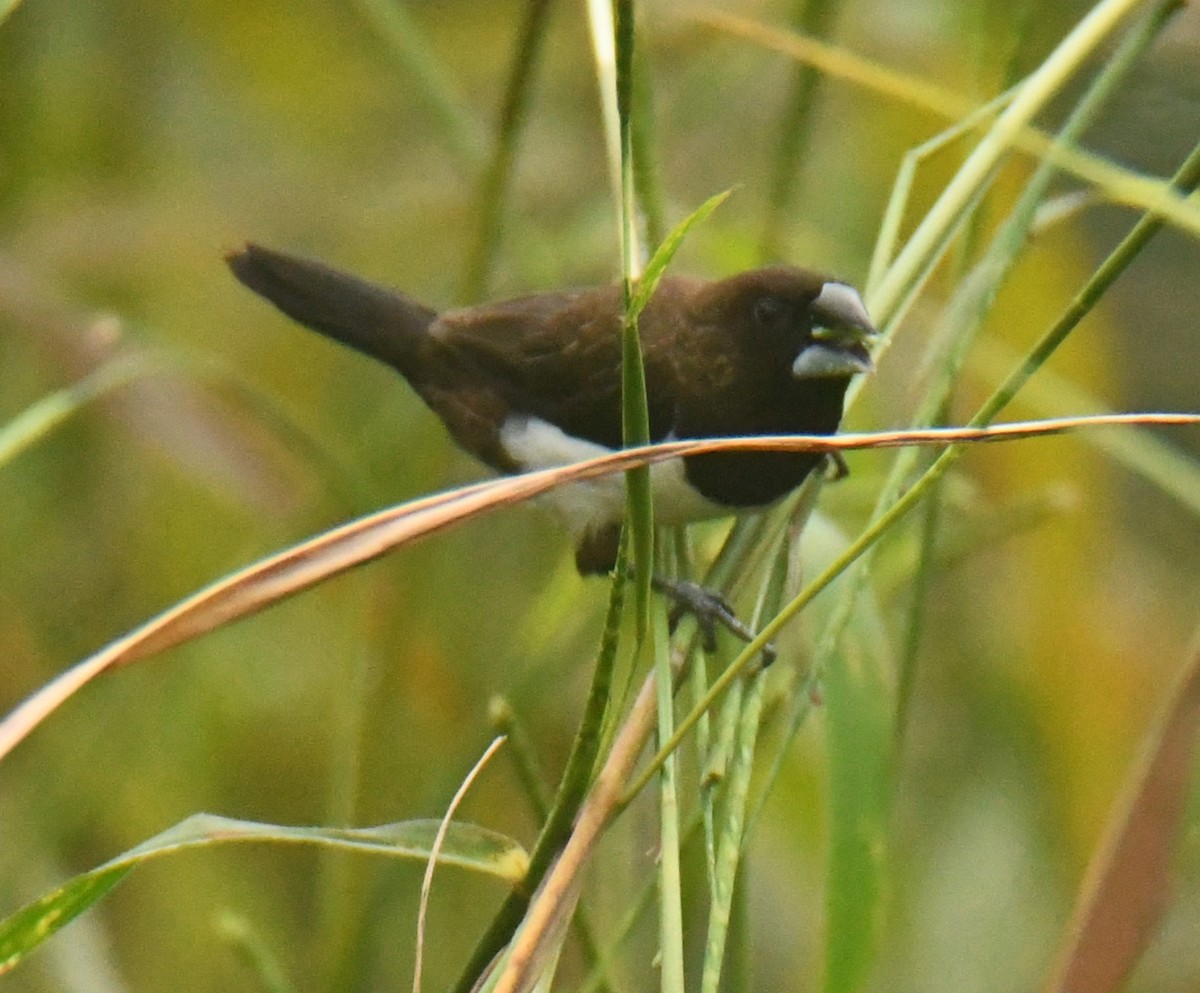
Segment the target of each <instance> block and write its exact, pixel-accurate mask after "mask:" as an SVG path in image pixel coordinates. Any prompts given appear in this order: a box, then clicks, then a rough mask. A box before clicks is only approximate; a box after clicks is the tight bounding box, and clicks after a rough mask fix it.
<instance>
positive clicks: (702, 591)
mask: <svg viewBox="0 0 1200 993" xmlns="http://www.w3.org/2000/svg"><path fill="white" fill-rule="evenodd" d="M650 585H651V586H653V587H654V589H656V590H658V592H660V593H662V594H663V595H664V596H666V597H667V598H668V599H670V601H671V613H670V615H669V624H670V628H671V630H672V631H674V630H675V626H676V625H677V624H678V623H679V620H680V618H682V617H683V615H684V614H691V615H692V616H693V617H695V618H696V624H697V625H698V626H699V628H700V643H701V645H703V647H704V650H705V651H706V652H709V653H710V654H711V653H712V652H715V651H716V650H717V625H718V624H720V625H721V626H722V627H724V628H725V629H726V630H728V631H730V632H732V633H733V634H735V635H736V636H737V637H739V638H741V639H742V641H745V642H747V643H749V642H751V641H753V640H754V638H755V635H754V632H753V631H751V630H750V628H749V627H747V626H746V624H745V622H744V621H742V619H741V618H740V617H738V615H737V614H736V613H735V612H734V609H733V607H732V606H730V603H729V601H728V600H726V599H725V597H723V596H722V595H721V594H720V593H718V592H717V591H716V590H710V589H708V588H707V587H704V586H701V585H700V584H699V583H693V582H689V581H688V580H686V579H668V578H667V577H665V576H653V577H652V578H651V580H650ZM762 653H763V665H764V666H768V665H770V664H771V663H772V662H774V661H775V646H774V645H771V644H766V645H764V646H763V650H762Z"/></svg>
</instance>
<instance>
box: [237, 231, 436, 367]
mask: <svg viewBox="0 0 1200 993" xmlns="http://www.w3.org/2000/svg"><path fill="white" fill-rule="evenodd" d="M226 261H227V262H228V263H229V268H230V269H232V270H233V274H234V275H235V276H237V278H238V279H239V280H240V281H241V282H242V283H244V284H245V285H246V286H248V287H249V288H250V289H252V290H253V291H254V292H255V293H257V294H259V295H260V296H262V297H265V298H266V299H267V300H269V301H270V302H271V303H273V304H274V305H275V306H276V307H278V308H279V309H280V310H281V311H283V312H284V313H285V314H287V315H288V317H291V318H292V319H293V320H296V321H299V322H300V323H301V324H303V325H305V326H306V327H309V328H312V329H313V330H314V331H319V332H320V333H321V334H323V335H327V336H328V337H330V338H333V339H335V340H336V341H340V342H342V343H343V344H346V345H349V346H350V347H351V348H355V349H357V350H358V351H360V352H363V353H364V354H366V355H369V356H371V357H372V358H374V359H378V360H379V361H381V362H386V363H387V364H388V365H390V366H393V367H394V368H396V369H398V370H399V371H400V372H401V373H404V374H405V375H408V374H410V372H411V364H412V362H413V360H414V356H415V355H416V353H417V350H418V349H419V347H420V344H421V343H422V341H424V340H425V337H426V334H425V333H426V331H427V330H428V329H429V325H430V324H432V323H433V322H434V320H435V319H436V318H437V313H436V312H435V311H433V310H430V309H429V308H428V307H424V306H422V305H421V304H419V303H417V302H416V301H414V300H410V299H409V298H408V297H406V296H404V295H403V294H402V293H398V292H396V291H395V290H390V289H387V288H386V287H383V286H377V285H375V284H373V283H368V282H366V281H365V280H361V279H358V278H357V277H355V276H351V275H348V274H347V273H343V272H338V271H337V270H336V269H331V268H329V266H326V265H322V264H321V263H320V262H314V261H312V260H310V259H304V258H299V257H298V256H295V255H287V254H285V253H283V252H276V251H272V250H271V249H269V248H263V247H262V246H260V245H253V244H249V245H246V246H245V247H244V248H242V249H239V250H238V251H235V252H230V253H229V255H227V256H226Z"/></svg>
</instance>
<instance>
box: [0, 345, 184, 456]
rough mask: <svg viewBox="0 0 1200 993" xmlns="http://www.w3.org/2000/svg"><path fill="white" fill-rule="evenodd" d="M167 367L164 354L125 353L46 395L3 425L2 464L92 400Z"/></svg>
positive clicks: (44, 435) (1, 436)
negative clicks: (162, 355) (76, 380)
mask: <svg viewBox="0 0 1200 993" xmlns="http://www.w3.org/2000/svg"><path fill="white" fill-rule="evenodd" d="M168 368H169V364H168V363H167V362H166V361H165V360H164V359H163V358H162V357H161V356H157V355H150V354H147V353H144V352H142V353H137V354H132V355H125V356H122V357H120V358H115V359H113V360H111V361H109V362H107V363H105V364H104V365H102V366H100V367H99V368H98V369H96V370H95V371H94V372H92V373H90V374H89V375H87V376H85V377H84V378H83V379H81V380H79V381H78V382H76V383H73V384H72V385H70V386H67V387H64V388H63V389H61V390H56V391H55V392H54V393H50V394H47V395H46V396H44V397H42V399H40V400H38V401H37V402H36V403H34V404H32V405H31V406H29V407H27V408H25V410H23V411H22V412H21V413H19V414H18V415H17V416H16V417H14V418H13V419H12V420H10V421H9V422H8V423H7V424H4V425H2V426H0V466H3V465H5V464H6V463H8V462H11V461H12V460H13V459H15V458H16V457H17V456H18V455H20V454H21V453H22V452H24V451H25V450H26V449H28V448H31V447H32V446H33V445H35V444H37V443H38V442H39V441H41V440H42V439H43V438H45V437H46V436H47V435H48V434H50V432H52V431H53V430H54V429H55V428H57V427H59V426H60V425H61V424H63V422H65V421H66V420H67V419H69V418H70V417H72V416H73V415H75V414H77V413H79V411H81V410H82V409H83V408H84V407H86V406H87V405H88V404H89V403H91V402H92V401H93V400H96V399H99V398H100V397H103V396H105V395H106V394H108V393H111V392H113V391H114V390H118V389H120V388H121V387H123V386H128V385H129V384H130V383H132V382H133V381H134V380H136V379H140V378H142V377H144V376H152V375H156V374H158V373H161V372H163V371H164V370H166V369H168Z"/></svg>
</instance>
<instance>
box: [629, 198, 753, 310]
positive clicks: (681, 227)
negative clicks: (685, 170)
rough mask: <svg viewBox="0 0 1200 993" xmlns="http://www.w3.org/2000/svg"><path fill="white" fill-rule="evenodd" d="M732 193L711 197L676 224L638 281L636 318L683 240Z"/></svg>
mask: <svg viewBox="0 0 1200 993" xmlns="http://www.w3.org/2000/svg"><path fill="white" fill-rule="evenodd" d="M732 192H733V188H732V187H731V188H730V189H728V190H725V191H724V192H723V193H718V194H716V195H715V196H711V197H709V198H708V199H707V200H705V201H704V203H702V204H700V206H699V207H697V208H696V209H695V210H694V211H692V212H691V213H690V214H689V215H688V216H687V217H685V218H684V219H683V220H682V221H680V222H679V223H678V224H676V225H675V227H674V228H672V230H671V233H670V234H669V235H667V237H666V239H665V240H664V241H663V243H662V244H661V245H659V246H658V248H657V249H655V251H654V255H653V257H651V259H650V261H649V263H648V264H647V265H646V271H645V272H644V273H643V274H642V278H641V279H640V280H639V281H638V286H637V293H636V294H635V296H634V299H633V313H634V315H635V316H638V315H640V314H641V312H642V311H643V310H644V309H645V307H646V304H648V303H649V302H650V298H651V297H652V296H654V291H655V290H656V289H658V284H659V281H660V280H661V279H662V278H663V275H664V274H665V273H666V271H667V266H668V265H670V263H671V260H672V259H673V258H675V253H676V252H677V251H679V246H680V245H681V244H683V239H684V238H685V237H686V236H687V234H688V232H689V231H691V230H692V228H694V227H695V226H696V225H697V224H699V223H701V222H702V221H704V220H707V218H708V215H709V214H711V213H712V212H713V211H714V210H716V209H717V208H718V207H719V206H721V204H723V203H724V202H725V200H726V199H727V198H728V197H729V195H730V194H731V193H732Z"/></svg>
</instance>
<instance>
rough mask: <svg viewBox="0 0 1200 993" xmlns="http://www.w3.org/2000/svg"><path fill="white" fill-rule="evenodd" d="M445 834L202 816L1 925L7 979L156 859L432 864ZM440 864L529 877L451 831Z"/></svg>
mask: <svg viewBox="0 0 1200 993" xmlns="http://www.w3.org/2000/svg"><path fill="white" fill-rule="evenodd" d="M439 826H440V822H439V821H436V820H419V821H403V822H398V823H395V824H382V825H380V826H378V827H370V828H318V827H292V826H288V825H283V824H260V823H257V822H254V821H242V820H235V819H233V818H229V817H218V816H215V815H212V814H195V815H193V816H192V817H189V818H187V819H186V820H183V821H180V822H179V823H178V824H176V825H175V826H174V827H171V828H168V829H167V830H166V831H163V832H162V833H161V834H158V835H155V836H154V837H153V838H150V839H149V840H147V841H145V842H143V843H142V844H140V845H138V846H137V847H136V848H132V849H130V850H129V851H128V852H125V853H124V854H122V855H118V856H117V857H116V858H115V859H112V860H111V861H109V862H106V863H105V864H104V865H102V866H100V867H98V868H96V869H93V870H91V871H90V872H85V873H81V874H80V875H78V876H76V877H75V878H74V879H71V880H70V881H68V882H67V883H65V884H64V885H63V886H61V887H59V888H58V889H57V890H55V891H54V892H53V893H49V894H47V895H46V896H44V897H42V898H41V899H40V900H37V901H36V902H34V903H32V904H29V905H28V906H26V907H23V908H21V909H20V910H18V911H17V912H16V913H15V914H13V915H12V916H10V917H9V918H7V919H6V920H4V921H3V922H0V974H3V973H4V972H5V971H7V970H9V969H11V968H13V967H14V966H15V965H16V964H17V963H18V962H19V961H20V960H21V959H23V958H24V957H25V956H26V955H28V954H29V952H31V951H33V949H34V948H36V947H37V946H38V945H40V944H41V943H42V942H43V941H45V940H46V939H47V938H49V937H50V936H51V935H52V934H54V933H56V932H57V931H58V930H60V929H61V928H62V927H63V926H64V925H65V924H67V923H68V922H69V921H71V920H72V919H74V918H75V917H78V916H79V915H80V914H81V913H83V912H84V911H85V910H87V909H88V908H90V907H91V906H93V905H94V904H95V903H97V902H98V901H99V900H100V899H101V898H103V897H104V895H105V894H107V893H108V892H109V891H110V890H111V889H112V888H113V887H114V886H116V885H117V883H119V882H121V880H122V879H124V878H125V876H126V875H128V874H129V872H130V871H132V870H133V869H134V868H136V867H137V866H139V865H141V864H143V863H145V862H147V861H149V860H151V859H155V858H158V857H160V856H163V855H170V854H173V853H175V852H179V851H183V850H185V849H192V848H207V847H211V846H213V845H224V844H229V843H232V842H273V843H276V844H307V845H320V846H325V847H332V848H341V849H348V850H353V851H358V852H366V853H371V854H375V855H388V856H391V857H394V858H406V859H414V860H417V861H427V860H428V858H429V854H430V850H431V848H432V845H433V840H434V836H435V835H436V834H437V831H438V828H439ZM438 862H439V863H440V864H443V865H456V866H459V867H460V868H465V869H471V870H472V871H475V872H480V873H483V874H485V875H491V876H497V877H499V878H501V879H504V880H506V881H508V882H509V883H515V882H517V881H518V880H520V879H521V878H523V877H524V875H525V872H526V869H527V866H528V856H527V855H526V853H525V851H524V849H523V848H521V846H520V845H519V844H517V843H516V842H515V841H513V840H511V839H510V838H506V837H505V836H504V835H501V834H498V833H497V832H495V831H489V830H487V829H486V828H481V827H476V826H475V825H473V824H463V823H452V824H451V825H450V826H449V830H448V832H447V834H446V837H445V840H444V842H443V844H442V846H441V848H440V850H439V852H438Z"/></svg>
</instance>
